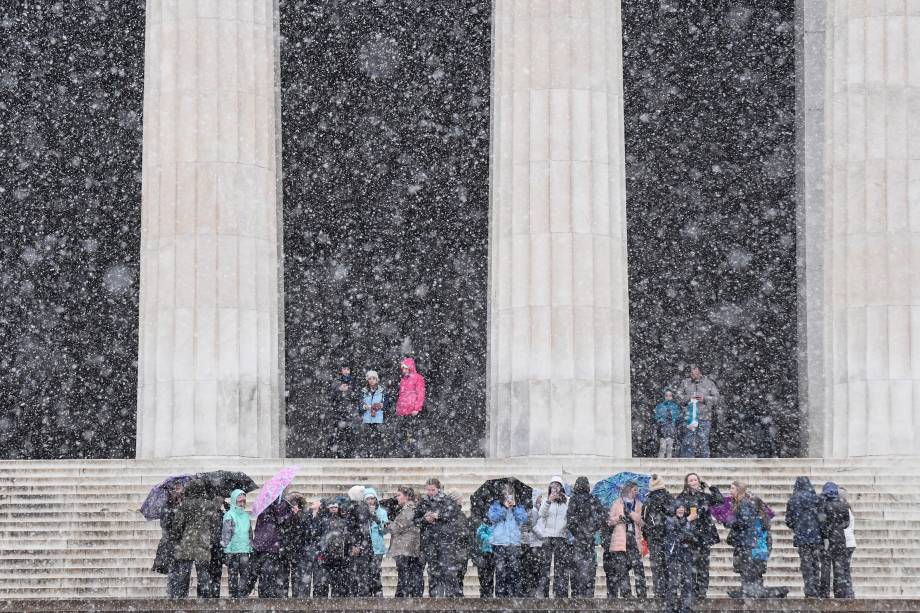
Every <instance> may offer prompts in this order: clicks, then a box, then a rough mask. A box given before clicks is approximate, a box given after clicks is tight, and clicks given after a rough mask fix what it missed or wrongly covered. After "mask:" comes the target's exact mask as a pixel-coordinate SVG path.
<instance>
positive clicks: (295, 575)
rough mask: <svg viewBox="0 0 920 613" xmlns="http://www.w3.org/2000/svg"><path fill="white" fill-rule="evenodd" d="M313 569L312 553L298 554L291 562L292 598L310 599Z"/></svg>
mask: <svg viewBox="0 0 920 613" xmlns="http://www.w3.org/2000/svg"><path fill="white" fill-rule="evenodd" d="M315 567H316V558H315V557H314V554H313V553H312V552H309V553H306V552H305V553H300V554H299V555H297V556H296V557H295V558H294V559H293V560H292V561H291V595H292V596H293V597H294V598H310V596H311V593H312V588H313V571H314V569H315Z"/></svg>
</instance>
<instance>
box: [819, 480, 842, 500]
mask: <svg viewBox="0 0 920 613" xmlns="http://www.w3.org/2000/svg"><path fill="white" fill-rule="evenodd" d="M821 493H822V494H824V495H825V496H827V497H828V498H836V497H837V495H838V494H839V493H840V491H839V490H838V489H837V484H836V483H834V482H833V481H828V482H827V483H825V484H824V487H822V488H821Z"/></svg>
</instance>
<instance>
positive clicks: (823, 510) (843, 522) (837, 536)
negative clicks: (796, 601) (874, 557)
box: [818, 481, 853, 598]
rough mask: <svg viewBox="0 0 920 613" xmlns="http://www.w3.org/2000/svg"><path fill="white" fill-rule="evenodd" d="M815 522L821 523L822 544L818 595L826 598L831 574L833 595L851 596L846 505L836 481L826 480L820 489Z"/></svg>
mask: <svg viewBox="0 0 920 613" xmlns="http://www.w3.org/2000/svg"><path fill="white" fill-rule="evenodd" d="M818 521H819V522H820V524H821V538H822V539H823V544H824V547H823V551H822V553H821V597H822V598H829V597H830V594H831V577H832V576H833V582H834V598H853V580H852V578H851V577H850V556H849V552H848V551H847V540H846V535H845V534H844V530H845V529H846V528H847V526H849V525H850V505H848V504H847V503H846V501H845V500H843V499H842V498H840V492H839V490H838V488H837V484H836V483H834V482H832V481H828V482H827V483H825V484H824V487H823V488H821V496H820V497H819V499H818Z"/></svg>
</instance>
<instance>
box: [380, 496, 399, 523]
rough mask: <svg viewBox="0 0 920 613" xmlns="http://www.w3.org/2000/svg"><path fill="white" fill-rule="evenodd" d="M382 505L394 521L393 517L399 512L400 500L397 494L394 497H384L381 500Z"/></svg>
mask: <svg viewBox="0 0 920 613" xmlns="http://www.w3.org/2000/svg"><path fill="white" fill-rule="evenodd" d="M380 506H381V508H383V510H384V511H386V512H387V517H389V518H390V521H393V518H394V517H396V516H397V515H398V514H399V510H400V506H399V501H398V500H396V497H395V496H393V497H392V498H384V499H383V500H381V501H380Z"/></svg>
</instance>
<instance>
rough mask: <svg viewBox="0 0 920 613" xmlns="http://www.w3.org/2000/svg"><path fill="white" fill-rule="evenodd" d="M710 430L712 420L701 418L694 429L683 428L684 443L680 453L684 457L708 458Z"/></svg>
mask: <svg viewBox="0 0 920 613" xmlns="http://www.w3.org/2000/svg"><path fill="white" fill-rule="evenodd" d="M711 432H712V422H711V421H710V420H708V419H701V420H700V422H699V425H698V426H697V428H696V430H689V429H685V430H684V445H683V451H682V453H681V456H682V457H685V458H708V457H709V435H710V434H711Z"/></svg>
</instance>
